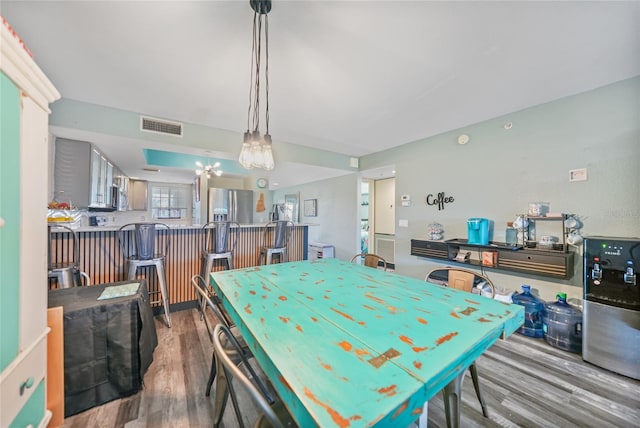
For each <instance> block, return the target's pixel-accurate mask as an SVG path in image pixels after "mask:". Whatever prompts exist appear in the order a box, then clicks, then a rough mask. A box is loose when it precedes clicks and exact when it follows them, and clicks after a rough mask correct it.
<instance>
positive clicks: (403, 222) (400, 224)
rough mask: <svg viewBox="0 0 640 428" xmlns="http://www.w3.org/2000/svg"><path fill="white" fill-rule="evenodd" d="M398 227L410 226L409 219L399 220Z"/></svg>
mask: <svg viewBox="0 0 640 428" xmlns="http://www.w3.org/2000/svg"><path fill="white" fill-rule="evenodd" d="M398 227H409V220H405V219H400V220H398Z"/></svg>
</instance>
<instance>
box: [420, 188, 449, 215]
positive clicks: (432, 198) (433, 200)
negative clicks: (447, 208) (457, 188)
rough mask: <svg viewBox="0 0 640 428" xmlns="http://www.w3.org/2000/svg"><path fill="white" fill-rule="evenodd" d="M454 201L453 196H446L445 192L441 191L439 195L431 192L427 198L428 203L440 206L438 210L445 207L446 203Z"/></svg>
mask: <svg viewBox="0 0 640 428" xmlns="http://www.w3.org/2000/svg"><path fill="white" fill-rule="evenodd" d="M453 201H454V199H453V196H446V195H445V194H444V192H440V193H438V194H437V195H434V194H433V193H429V194H428V195H427V197H426V198H425V202H426V204H427V205H435V206H437V207H438V211H441V210H443V209H444V205H445V204H450V203H452V202H453Z"/></svg>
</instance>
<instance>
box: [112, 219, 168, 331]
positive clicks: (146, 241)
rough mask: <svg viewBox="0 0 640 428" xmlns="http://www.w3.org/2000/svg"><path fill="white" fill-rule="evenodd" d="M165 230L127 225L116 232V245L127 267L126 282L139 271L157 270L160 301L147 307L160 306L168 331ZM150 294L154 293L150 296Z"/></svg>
mask: <svg viewBox="0 0 640 428" xmlns="http://www.w3.org/2000/svg"><path fill="white" fill-rule="evenodd" d="M168 230H169V226H167V225H166V224H164V223H129V224H125V225H124V226H122V227H120V229H119V230H118V241H119V242H120V251H121V252H122V255H123V257H124V259H125V261H126V263H128V264H129V269H128V275H127V279H129V280H132V279H135V278H136V272H137V270H138V268H140V267H144V266H154V267H155V268H156V274H157V275H158V283H159V285H160V294H161V300H157V301H153V302H150V303H152V304H153V303H159V302H161V303H162V306H163V308H164V316H165V319H166V321H167V326H168V327H171V315H170V314H169V293H168V290H167V281H166V275H165V259H166V256H167V251H168V250H169V245H170V237H169V233H168ZM147 283H148V282H147ZM150 294H153V293H152V292H150Z"/></svg>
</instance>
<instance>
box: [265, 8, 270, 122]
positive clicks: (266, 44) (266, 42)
mask: <svg viewBox="0 0 640 428" xmlns="http://www.w3.org/2000/svg"><path fill="white" fill-rule="evenodd" d="M264 41H265V68H264V77H265V89H266V104H267V106H266V109H265V122H266V125H267V132H266V133H267V134H269V15H267V14H265V15H264Z"/></svg>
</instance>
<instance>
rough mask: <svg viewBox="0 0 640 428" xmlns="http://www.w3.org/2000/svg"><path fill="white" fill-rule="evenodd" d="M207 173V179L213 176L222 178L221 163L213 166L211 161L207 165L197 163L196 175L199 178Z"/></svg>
mask: <svg viewBox="0 0 640 428" xmlns="http://www.w3.org/2000/svg"><path fill="white" fill-rule="evenodd" d="M205 172H206V173H207V178H211V174H214V175H215V176H216V177H220V176H221V175H222V170H221V169H220V162H216V163H214V164H213V165H211V161H209V163H208V164H207V165H203V164H202V162H200V161H196V175H197V176H199V175H201V174H202V173H205Z"/></svg>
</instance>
